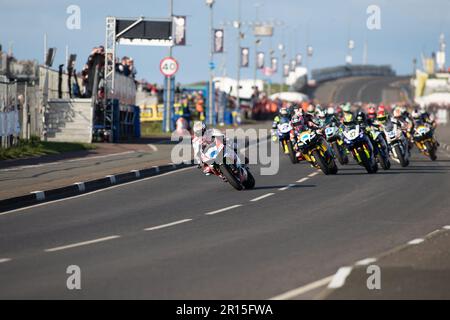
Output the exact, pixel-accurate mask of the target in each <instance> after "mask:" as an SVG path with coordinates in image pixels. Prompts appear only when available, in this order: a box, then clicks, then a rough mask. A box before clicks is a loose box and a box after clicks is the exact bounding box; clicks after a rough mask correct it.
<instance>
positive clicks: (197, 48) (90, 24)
mask: <svg viewBox="0 0 450 320" xmlns="http://www.w3.org/2000/svg"><path fill="white" fill-rule="evenodd" d="M241 1H242V20H243V21H254V20H255V15H256V9H255V4H257V3H259V4H261V7H260V9H259V16H260V20H269V19H271V18H273V19H277V20H280V21H283V22H284V26H283V27H279V28H277V29H276V30H275V36H274V37H273V38H272V39H268V38H266V39H264V40H263V44H262V46H261V49H263V50H264V51H266V52H267V51H268V50H269V49H270V47H271V46H272V47H276V46H277V44H279V43H280V42H284V43H285V45H286V47H287V49H286V50H287V53H288V55H289V56H294V55H295V53H296V52H300V53H302V54H304V53H305V47H306V44H307V42H308V43H309V44H311V45H312V46H313V48H314V56H313V57H312V59H311V61H310V63H309V64H310V66H311V67H312V68H319V67H327V66H336V65H341V64H344V61H345V55H346V52H347V41H348V39H349V37H350V38H352V39H353V40H354V41H355V45H356V47H355V50H354V57H353V59H354V63H361V62H362V56H363V43H364V39H367V43H368V62H369V63H372V64H391V65H392V66H393V68H394V69H395V70H396V71H397V73H399V74H405V73H410V72H411V70H412V59H413V58H414V57H416V58H420V53H421V52H424V53H425V54H430V53H431V52H432V51H435V50H436V49H437V47H438V38H439V34H440V32H444V34H445V35H446V40H447V43H450V0H341V1H336V0H315V1H311V0H310V1H306V0H241ZM237 3H238V0H216V4H215V6H214V19H215V24H216V27H218V26H219V24H220V22H223V21H232V20H234V19H236V17H237ZM372 4H374V5H378V6H379V7H380V9H381V30H373V31H370V30H368V29H367V27H366V20H367V18H368V15H367V13H366V8H367V7H368V6H369V5H372ZM70 5H78V6H79V7H80V8H81V29H80V30H69V29H67V28H66V20H67V18H68V16H69V15H68V14H67V13H66V9H67V7H68V6H70ZM0 8H1V9H0V43H1V44H2V45H3V47H4V48H5V49H6V48H8V46H9V44H10V43H12V46H13V51H14V54H15V56H16V57H18V58H19V59H38V60H39V61H40V62H42V60H43V35H44V33H45V32H46V33H47V35H48V42H49V46H52V47H57V48H58V52H57V57H56V63H55V65H57V64H59V63H64V62H63V61H64V59H65V46H66V45H69V48H70V51H71V52H73V53H77V54H78V57H79V58H78V65H77V68H78V69H81V67H82V64H83V63H84V62H85V60H86V58H87V55H88V54H89V52H90V50H91V48H92V47H94V46H97V45H99V44H102V43H103V42H104V38H105V27H104V25H105V17H106V16H108V15H112V16H119V17H137V16H145V17H149V18H162V17H167V16H168V10H169V6H168V0H145V1H144V0H128V1H116V0H109V1H108V0H95V1H93V0H90V1H87V0H0ZM174 13H175V14H179V15H187V16H188V22H187V23H188V31H187V41H188V45H187V46H185V47H176V48H175V49H174V56H175V57H176V58H177V59H178V60H179V62H180V70H179V72H178V74H177V81H179V82H181V83H189V82H194V81H200V80H206V79H207V78H208V23H209V22H208V21H209V20H208V17H209V15H208V14H209V11H208V8H207V6H206V5H205V0H174ZM245 31H246V38H245V39H244V40H243V42H242V45H243V46H250V47H251V48H252V46H253V45H252V43H253V41H254V38H253V37H252V35H251V32H250V30H249V29H247V30H245ZM252 49H253V48H252ZM225 50H226V53H225V54H221V55H216V57H215V60H216V64H217V65H218V67H219V68H220V69H221V67H224V69H225V70H226V72H227V73H228V75H230V76H234V75H235V74H236V58H237V57H236V55H237V54H236V51H237V48H236V31H235V30H234V29H232V28H231V27H227V28H226V33H225ZM447 52H448V49H447ZM167 53H168V49H167V48H159V47H128V46H127V47H126V46H121V47H119V50H118V54H119V55H127V56H131V57H133V58H134V59H135V61H136V66H137V69H138V72H139V74H138V77H139V78H145V79H147V80H149V81H152V82H162V76H161V75H160V73H159V61H160V60H161V59H162V58H163V57H164V56H166V55H167ZM447 60H449V59H447ZM251 63H253V61H251ZM266 63H267V61H266ZM221 70H222V69H221ZM222 71H223V70H222ZM218 72H219V71H218ZM242 74H243V77H250V78H251V77H253V68H252V67H251V68H248V69H244V70H243V72H242ZM280 77H281V75H276V76H274V78H273V81H279V79H280Z"/></svg>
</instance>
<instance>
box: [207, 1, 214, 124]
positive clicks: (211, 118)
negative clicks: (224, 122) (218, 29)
mask: <svg viewBox="0 0 450 320" xmlns="http://www.w3.org/2000/svg"><path fill="white" fill-rule="evenodd" d="M206 5H207V6H209V94H208V100H209V103H208V105H209V108H208V115H209V116H208V118H209V125H214V98H215V96H214V90H213V89H214V88H213V86H214V85H213V81H214V43H213V38H214V30H213V29H214V20H213V19H214V16H213V6H214V0H206Z"/></svg>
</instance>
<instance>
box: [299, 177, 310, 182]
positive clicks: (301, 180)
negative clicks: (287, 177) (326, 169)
mask: <svg viewBox="0 0 450 320" xmlns="http://www.w3.org/2000/svg"><path fill="white" fill-rule="evenodd" d="M306 180H309V178H301V179H300V180H298V181H297V183H302V182H305V181H306Z"/></svg>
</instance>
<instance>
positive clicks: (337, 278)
mask: <svg viewBox="0 0 450 320" xmlns="http://www.w3.org/2000/svg"><path fill="white" fill-rule="evenodd" d="M352 269H353V267H341V268H339V270H338V271H337V272H336V274H335V275H334V276H333V279H332V280H331V282H330V283H329V284H328V288H330V289H336V288H340V287H342V286H343V285H344V284H345V279H347V277H348V276H349V275H350V273H351V272H352Z"/></svg>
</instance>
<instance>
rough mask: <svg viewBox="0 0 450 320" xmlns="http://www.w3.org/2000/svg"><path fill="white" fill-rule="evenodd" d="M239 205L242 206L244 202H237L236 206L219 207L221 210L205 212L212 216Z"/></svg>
mask: <svg viewBox="0 0 450 320" xmlns="http://www.w3.org/2000/svg"><path fill="white" fill-rule="evenodd" d="M239 207H242V204H236V205H234V206H230V207H226V208H223V209H219V210H216V211H211V212H207V213H205V214H206V215H208V216H211V215H213V214H216V213H220V212H224V211H228V210H232V209H236V208H239Z"/></svg>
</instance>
